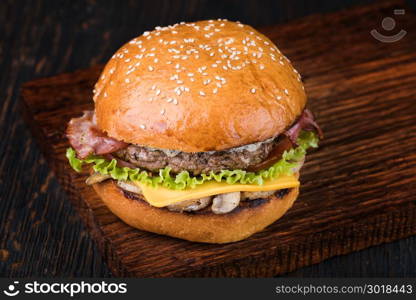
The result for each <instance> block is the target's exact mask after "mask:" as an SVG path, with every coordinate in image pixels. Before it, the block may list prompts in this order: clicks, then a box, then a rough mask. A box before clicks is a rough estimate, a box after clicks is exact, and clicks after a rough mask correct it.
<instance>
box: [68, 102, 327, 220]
mask: <svg viewBox="0 0 416 300" xmlns="http://www.w3.org/2000/svg"><path fill="white" fill-rule="evenodd" d="M317 135H318V136H319V137H322V132H321V130H320V128H319V126H318V125H317V124H316V123H315V121H314V119H313V115H312V113H311V112H310V111H309V110H304V111H303V113H302V114H301V116H300V117H299V118H298V120H297V121H296V122H295V123H294V124H293V125H292V126H291V127H290V128H289V129H288V130H287V131H286V132H285V133H283V134H280V135H278V136H276V137H273V138H270V139H268V140H266V141H261V142H258V143H254V144H250V145H244V146H241V147H236V148H232V149H228V150H224V151H208V152H196V153H190V152H182V151H176V150H166V149H156V148H151V147H146V146H142V145H135V144H127V143H124V142H122V141H117V140H115V139H113V138H110V137H108V136H107V135H106V134H105V133H104V132H102V131H100V130H99V129H98V128H97V126H96V122H95V116H94V113H93V112H92V111H87V112H85V113H84V115H83V116H82V117H80V118H75V119H72V120H71V121H70V123H69V126H68V129H67V136H68V138H69V141H70V143H71V146H72V148H69V149H68V150H67V158H68V159H69V162H70V164H71V166H72V167H73V168H74V169H75V170H76V171H78V172H79V171H81V168H82V165H83V164H92V167H93V170H94V171H95V173H94V174H93V175H91V176H90V177H89V178H88V179H87V184H96V183H100V182H102V181H105V180H107V179H112V180H116V182H117V185H118V187H119V188H120V189H121V190H123V191H126V192H128V193H132V194H134V195H139V197H140V198H141V199H144V200H146V201H147V202H148V203H149V204H150V205H152V206H155V207H160V208H162V207H164V208H167V209H169V210H171V211H176V212H195V211H200V210H206V209H207V208H210V209H211V211H212V212H213V213H216V214H223V213H228V212H231V211H232V210H234V209H235V208H236V207H237V206H239V205H241V204H240V203H242V202H244V201H251V200H255V199H259V198H267V197H270V196H272V195H273V194H276V192H277V191H279V190H286V189H287V188H292V187H296V186H298V185H299V182H298V181H297V178H296V177H295V176H294V173H296V172H297V171H298V170H299V169H300V167H301V166H302V164H303V161H304V158H305V154H306V150H307V149H308V148H310V147H317V142H318V137H317Z"/></svg>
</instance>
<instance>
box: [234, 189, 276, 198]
mask: <svg viewBox="0 0 416 300" xmlns="http://www.w3.org/2000/svg"><path fill="white" fill-rule="evenodd" d="M275 192H276V191H275V190H274V191H263V192H242V193H241V200H254V199H259V198H267V197H270V196H271V195H273V194H274V193H275Z"/></svg>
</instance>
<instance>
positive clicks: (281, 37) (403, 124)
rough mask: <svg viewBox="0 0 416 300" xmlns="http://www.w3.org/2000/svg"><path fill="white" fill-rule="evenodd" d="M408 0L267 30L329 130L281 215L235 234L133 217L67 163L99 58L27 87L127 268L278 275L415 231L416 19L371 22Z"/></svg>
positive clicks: (52, 159) (77, 192) (113, 256)
mask: <svg viewBox="0 0 416 300" xmlns="http://www.w3.org/2000/svg"><path fill="white" fill-rule="evenodd" d="M399 5H401V7H403V5H402V4H400V2H398V4H397V2H392V3H386V2H385V3H382V4H377V5H371V6H365V7H360V8H355V9H353V10H349V11H342V12H339V13H334V14H330V15H316V16H310V17H307V18H304V19H302V20H299V21H297V22H292V23H290V24H286V25H281V26H275V27H269V28H266V29H264V30H263V32H264V33H265V34H266V35H268V36H269V37H270V38H271V39H272V40H273V41H275V42H276V44H277V45H278V46H279V48H280V49H281V50H282V51H283V52H284V53H285V54H286V55H287V56H288V57H289V58H291V60H292V62H293V64H294V65H295V67H296V68H297V69H298V70H299V71H300V73H301V74H303V75H304V81H305V86H306V90H307V93H308V95H309V98H310V101H309V107H311V108H312V110H313V111H314V112H315V114H316V117H317V119H318V121H319V123H320V124H321V126H322V128H323V130H324V132H325V140H324V141H323V142H322V144H321V147H320V149H319V151H317V152H314V153H312V154H310V155H309V157H308V161H307V163H306V165H305V168H304V169H303V173H302V177H301V181H302V189H301V195H300V197H299V199H298V200H297V202H296V203H295V205H294V207H293V208H292V209H291V210H290V211H289V212H288V213H287V214H286V215H285V216H284V217H283V218H282V219H280V220H279V221H278V222H276V223H275V224H273V225H271V226H270V227H268V228H267V229H266V230H265V231H263V232H260V233H258V234H256V235H254V236H253V237H251V238H249V239H247V240H244V241H241V242H238V243H233V244H228V245H205V244H200V243H190V242H186V241H182V240H178V239H173V238H169V237H164V236H158V235H155V234H152V233H147V232H142V231H138V230H135V229H133V228H130V227H129V226H127V225H125V224H124V223H122V222H121V221H119V220H118V219H117V217H115V216H114V215H112V214H111V213H110V212H109V211H108V209H107V208H106V207H105V206H104V205H103V203H102V202H101V200H100V199H99V198H98V197H97V196H96V194H95V193H94V191H93V190H92V189H91V188H90V187H87V186H86V185H85V184H84V182H83V181H84V180H85V176H86V174H83V176H79V175H77V174H75V173H74V172H73V171H71V170H70V168H69V167H68V164H67V162H66V159H65V157H64V151H65V148H66V147H67V146H68V143H67V141H66V139H65V137H64V130H65V127H66V123H67V122H68V120H69V119H70V118H71V117H73V116H75V115H79V114H80V113H81V112H82V111H83V110H85V109H90V108H91V107H92V102H91V90H92V86H93V84H94V83H95V80H96V79H97V77H98V75H99V72H100V70H101V67H100V66H98V67H95V68H92V69H88V70H84V71H78V72H76V73H71V74H62V75H58V76H55V77H50V78H45V79H40V80H36V81H32V82H29V83H27V84H26V85H25V86H24V87H23V91H22V98H23V100H24V101H23V102H24V110H23V111H24V115H25V119H26V120H27V121H28V122H29V123H30V127H31V128H32V130H33V132H34V133H35V135H36V136H37V138H38V141H39V144H40V146H41V147H42V148H43V150H44V152H45V154H46V157H47V160H48V161H49V164H50V166H51V167H52V168H53V170H54V171H55V174H56V176H57V178H58V179H59V181H60V182H61V184H62V186H63V187H64V189H65V190H66V191H68V194H69V195H70V199H71V201H72V202H73V205H74V206H75V207H76V208H77V209H78V211H79V213H80V215H81V216H82V218H83V219H84V221H85V223H86V224H87V226H88V228H89V230H90V231H91V233H92V235H93V237H94V238H95V240H96V241H97V243H98V246H99V248H100V249H101V251H102V253H103V255H104V257H105V259H106V261H107V263H108V265H109V267H110V268H111V270H112V271H113V272H114V273H115V274H116V275H118V276H141V277H158V276H272V275H276V274H281V273H285V272H288V271H292V270H295V269H297V268H299V267H302V266H306V265H310V264H313V263H317V262H320V261H322V260H324V259H326V258H328V257H332V256H334V255H339V254H345V253H349V252H352V251H356V250H359V249H363V248H366V247H369V246H372V245H377V244H380V243H384V242H388V241H392V240H396V239H399V238H403V237H406V236H409V235H412V234H415V233H416V219H415V215H416V197H415V191H416V177H415V174H416V135H415V132H416V122H415V115H416V105H415V103H416V102H415V101H416V99H415V98H416V96H415V92H414V87H415V86H416V72H415V70H416V53H415V51H414V49H415V48H416V39H415V35H416V19H415V18H414V15H413V14H412V13H410V12H407V14H406V15H404V16H400V19H398V20H397V21H398V23H400V24H403V26H404V27H405V28H406V30H407V31H408V34H407V36H405V38H403V40H401V41H399V42H396V43H392V44H384V43H381V42H379V41H377V40H375V39H373V38H372V37H371V35H370V34H369V31H370V30H371V29H372V28H374V27H376V25H377V24H378V23H379V22H380V20H381V18H382V17H383V16H384V15H386V14H391V12H392V11H393V9H394V8H396V7H398V6H399Z"/></svg>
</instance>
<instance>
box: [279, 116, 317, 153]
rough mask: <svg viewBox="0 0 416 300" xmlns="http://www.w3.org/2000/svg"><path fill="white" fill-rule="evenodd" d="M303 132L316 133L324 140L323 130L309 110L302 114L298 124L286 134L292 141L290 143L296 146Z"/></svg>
mask: <svg viewBox="0 0 416 300" xmlns="http://www.w3.org/2000/svg"><path fill="white" fill-rule="evenodd" d="M301 130H307V131H316V132H317V133H318V135H319V138H320V139H322V138H323V136H324V135H323V132H322V130H321V128H320V127H319V125H318V124H317V123H316V122H315V119H314V117H313V114H312V112H311V111H310V110H308V109H305V110H304V111H303V112H302V114H301V115H300V117H299V119H298V120H297V121H296V123H295V124H294V125H293V126H292V127H290V128H289V129H288V130H287V131H286V132H285V133H284V134H285V135H286V136H287V137H288V138H289V139H290V141H291V142H292V143H293V144H294V145H296V140H297V139H298V136H299V133H300V131H301Z"/></svg>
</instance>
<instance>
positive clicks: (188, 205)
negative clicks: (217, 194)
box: [168, 197, 211, 212]
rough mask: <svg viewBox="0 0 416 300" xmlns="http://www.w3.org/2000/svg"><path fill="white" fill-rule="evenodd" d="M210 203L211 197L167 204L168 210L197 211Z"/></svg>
mask: <svg viewBox="0 0 416 300" xmlns="http://www.w3.org/2000/svg"><path fill="white" fill-rule="evenodd" d="M210 203H211V197H204V198H200V199H192V200H185V201H181V202H178V203H175V204H171V205H168V209H169V210H170V211H177V212H183V211H197V210H201V209H203V208H205V207H207V206H208V205H209V204H210Z"/></svg>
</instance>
